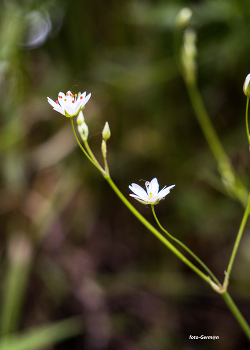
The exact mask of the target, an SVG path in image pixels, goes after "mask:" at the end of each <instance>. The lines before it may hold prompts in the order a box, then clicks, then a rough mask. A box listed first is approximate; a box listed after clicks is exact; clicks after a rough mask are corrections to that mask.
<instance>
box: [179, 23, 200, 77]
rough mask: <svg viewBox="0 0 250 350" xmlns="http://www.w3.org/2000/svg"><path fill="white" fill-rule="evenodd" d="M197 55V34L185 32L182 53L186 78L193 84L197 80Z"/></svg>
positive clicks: (189, 31) (190, 31)
mask: <svg viewBox="0 0 250 350" xmlns="http://www.w3.org/2000/svg"><path fill="white" fill-rule="evenodd" d="M196 55H197V49H196V32H195V31H193V30H190V29H189V30H186V31H185V32H184V35H183V46H182V51H181V61H182V67H183V72H184V77H185V80H186V81H187V82H188V83H193V82H194V81H195V79H196Z"/></svg>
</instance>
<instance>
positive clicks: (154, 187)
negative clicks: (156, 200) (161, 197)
mask: <svg viewBox="0 0 250 350" xmlns="http://www.w3.org/2000/svg"><path fill="white" fill-rule="evenodd" d="M147 192H148V194H150V193H152V195H153V196H156V195H157V193H158V192H159V183H158V180H157V178H156V177H155V178H154V179H153V180H151V181H150V185H149V187H148V191H147Z"/></svg>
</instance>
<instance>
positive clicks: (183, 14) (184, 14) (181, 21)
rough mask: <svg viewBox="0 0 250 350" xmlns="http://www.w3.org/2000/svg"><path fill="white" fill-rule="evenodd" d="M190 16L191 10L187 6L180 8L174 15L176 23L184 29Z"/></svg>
mask: <svg viewBox="0 0 250 350" xmlns="http://www.w3.org/2000/svg"><path fill="white" fill-rule="evenodd" d="M191 17H192V11H191V10H190V9H189V8H188V7H184V8H183V9H181V10H180V12H179V13H178V15H177V17H176V25H177V26H178V27H180V28H181V29H185V28H186V27H187V26H188V24H189V22H190V19H191Z"/></svg>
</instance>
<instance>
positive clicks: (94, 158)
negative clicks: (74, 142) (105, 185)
mask: <svg viewBox="0 0 250 350" xmlns="http://www.w3.org/2000/svg"><path fill="white" fill-rule="evenodd" d="M83 143H84V146H85V148H86V150H87V152H88V154H89V155H90V157H91V158H92V159H93V161H94V162H95V163H96V164H98V166H99V167H100V168H101V165H100V164H99V162H98V160H97V159H96V157H95V156H94V153H93V152H92V151H91V148H90V147H89V144H88V141H87V140H86V141H84V142H83Z"/></svg>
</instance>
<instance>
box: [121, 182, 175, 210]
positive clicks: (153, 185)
mask: <svg viewBox="0 0 250 350" xmlns="http://www.w3.org/2000/svg"><path fill="white" fill-rule="evenodd" d="M174 186H175V185H172V186H168V187H166V186H164V187H163V189H162V190H161V191H160V192H159V183H158V180H157V178H156V177H155V178H154V179H153V180H151V181H150V182H148V181H146V182H145V187H146V191H145V190H144V189H143V188H142V187H141V186H139V185H137V184H134V183H132V185H130V186H128V187H129V189H130V190H131V191H132V192H134V194H130V196H131V197H134V198H135V199H137V200H138V201H139V202H140V203H142V204H151V205H155V204H158V203H159V202H160V200H162V199H164V198H165V197H166V195H167V194H169V192H170V190H171V188H173V187H174Z"/></svg>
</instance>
